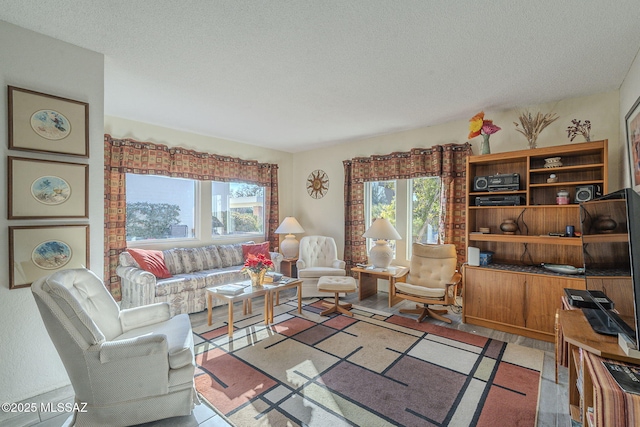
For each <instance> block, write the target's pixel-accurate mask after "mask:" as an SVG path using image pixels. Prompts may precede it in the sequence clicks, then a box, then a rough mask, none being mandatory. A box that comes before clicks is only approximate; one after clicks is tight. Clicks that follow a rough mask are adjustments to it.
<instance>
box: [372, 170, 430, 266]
mask: <svg viewBox="0 0 640 427" xmlns="http://www.w3.org/2000/svg"><path fill="white" fill-rule="evenodd" d="M365 191H366V194H365V222H366V224H365V229H368V228H369V227H370V226H371V224H372V223H373V221H374V220H375V219H376V218H380V217H382V218H387V219H388V220H389V221H390V222H391V224H393V226H394V227H395V228H396V230H398V233H400V235H401V236H402V237H403V240H398V241H390V242H389V246H390V247H391V248H392V249H393V251H394V252H393V253H394V255H393V256H394V259H395V260H396V261H397V262H398V263H399V264H405V265H406V263H407V262H408V261H409V260H410V259H411V244H412V243H413V242H419V243H439V242H440V241H441V239H440V238H439V229H440V200H441V194H442V185H441V181H440V177H424V178H414V179H408V180H407V179H398V180H393V181H373V182H367V183H366V185H365ZM405 236H410V238H405ZM374 244H375V242H373V239H367V250H370V249H371V247H372V246H373V245H374Z"/></svg>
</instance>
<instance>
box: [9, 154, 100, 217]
mask: <svg viewBox="0 0 640 427" xmlns="http://www.w3.org/2000/svg"><path fill="white" fill-rule="evenodd" d="M8 172H9V179H8V183H9V191H8V194H9V203H8V207H9V213H8V217H9V219H37V218H39V219H45V218H49V219H50V218H89V204H88V201H89V198H88V191H89V165H83V164H78V163H67V162H55V161H51V160H36V159H25V158H21V157H9V167H8Z"/></svg>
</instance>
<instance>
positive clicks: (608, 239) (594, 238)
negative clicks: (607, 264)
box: [583, 233, 629, 243]
mask: <svg viewBox="0 0 640 427" xmlns="http://www.w3.org/2000/svg"><path fill="white" fill-rule="evenodd" d="M583 240H584V242H585V243H626V242H628V241H629V235H628V234H626V233H616V234H613V233H603V234H589V235H586V236H583Z"/></svg>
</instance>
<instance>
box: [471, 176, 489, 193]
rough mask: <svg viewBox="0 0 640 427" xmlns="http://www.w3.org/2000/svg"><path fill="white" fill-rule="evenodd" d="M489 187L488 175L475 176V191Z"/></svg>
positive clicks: (485, 189)
mask: <svg viewBox="0 0 640 427" xmlns="http://www.w3.org/2000/svg"><path fill="white" fill-rule="evenodd" d="M488 189H489V177H488V176H476V177H475V178H473V191H487V190H488Z"/></svg>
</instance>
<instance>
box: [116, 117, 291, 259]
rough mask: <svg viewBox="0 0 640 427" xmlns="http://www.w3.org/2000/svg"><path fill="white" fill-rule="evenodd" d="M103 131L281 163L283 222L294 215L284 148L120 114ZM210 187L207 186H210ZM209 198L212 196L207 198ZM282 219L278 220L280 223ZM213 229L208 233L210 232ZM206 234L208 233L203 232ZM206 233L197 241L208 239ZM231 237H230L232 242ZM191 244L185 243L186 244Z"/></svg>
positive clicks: (163, 245) (288, 155) (288, 156)
mask: <svg viewBox="0 0 640 427" xmlns="http://www.w3.org/2000/svg"><path fill="white" fill-rule="evenodd" d="M104 132H105V133H107V134H109V135H111V136H112V137H113V138H131V139H135V140H137V141H142V142H153V143H156V144H164V145H168V146H170V147H175V146H180V147H185V148H189V149H192V150H196V151H203V152H207V153H213V154H219V155H222V156H231V157H239V158H241V159H246V160H257V161H258V162H260V163H275V164H277V165H278V195H279V197H278V201H279V205H280V206H279V213H280V221H282V220H283V219H284V217H286V216H290V215H292V213H291V212H292V199H291V175H292V159H293V155H292V154H291V153H286V152H284V151H278V150H272V149H269V148H262V147H257V146H254V145H248V144H243V143H240V142H234V141H229V140H225V139H219V138H213V137H209V136H204V135H198V134H195V133H189V132H183V131H180V130H176V129H170V128H166V127H162V126H157V125H153V124H149V123H142V122H136V121H133V120H127V119H123V118H120V117H114V116H105V117H104ZM207 188H208V187H207ZM201 194H202V203H203V204H206V203H208V204H209V205H211V200H210V197H211V191H210V190H209V191H208V192H207V191H206V189H205V191H203V192H202V193H201ZM207 197H209V199H207ZM280 221H279V222H280ZM201 227H202V228H203V229H206V227H211V221H209V222H208V225H207V224H206V221H201ZM210 234H211V233H210V231H209V234H208V235H210ZM204 235H207V233H204ZM206 239H207V238H205V237H204V236H203V238H202V240H201V241H199V242H198V244H201V243H202V242H207V240H206ZM232 239H233V238H232V237H229V240H230V241H232ZM175 243H176V241H175V240H174V241H171V242H167V243H160V244H158V243H154V248H156V249H162V248H169V247H172V246H175ZM143 245H144V242H136V246H143ZM189 245H190V243H189V242H186V243H185V246H189Z"/></svg>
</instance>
